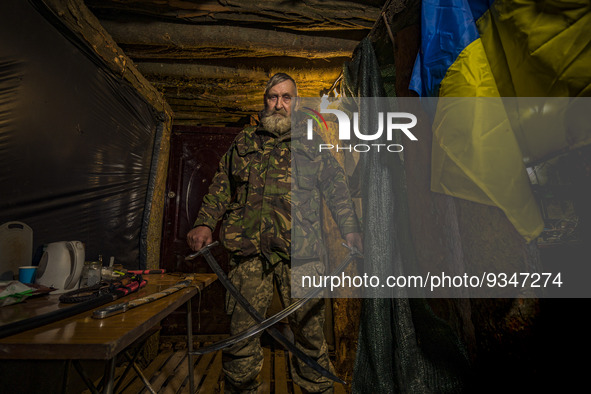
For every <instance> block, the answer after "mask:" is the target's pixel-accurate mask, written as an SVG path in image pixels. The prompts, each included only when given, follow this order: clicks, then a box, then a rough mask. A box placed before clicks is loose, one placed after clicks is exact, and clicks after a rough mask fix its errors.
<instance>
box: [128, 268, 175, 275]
mask: <svg viewBox="0 0 591 394" xmlns="http://www.w3.org/2000/svg"><path fill="white" fill-rule="evenodd" d="M127 273H128V274H132V275H149V274H165V273H166V270H165V269H158V270H127Z"/></svg>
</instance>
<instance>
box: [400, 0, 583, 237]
mask: <svg viewBox="0 0 591 394" xmlns="http://www.w3.org/2000/svg"><path fill="white" fill-rule="evenodd" d="M421 12H422V20H421V29H422V32H421V34H422V37H421V40H422V42H421V49H420V53H419V55H418V57H417V60H416V63H415V68H414V71H413V77H412V80H411V86H410V87H411V89H412V90H414V91H416V92H417V93H419V95H421V96H434V97H440V98H447V97H455V98H458V97H462V98H473V97H497V98H498V100H494V99H493V100H482V101H479V100H474V99H472V100H468V99H466V100H463V99H453V100H451V99H450V100H445V99H440V100H439V101H438V106H437V110H436V114H435V117H434V122H433V137H434V138H433V153H432V177H431V189H432V190H433V191H436V192H441V193H446V194H449V195H452V196H455V197H460V198H464V199H468V200H471V201H476V202H480V203H483V204H488V205H494V206H497V207H499V208H501V209H502V210H503V211H504V212H505V214H506V215H507V217H508V219H509V220H510V221H511V223H512V224H513V225H514V226H515V228H516V229H517V230H518V231H519V233H520V234H522V235H523V237H524V238H525V239H526V240H528V241H530V240H532V239H534V238H536V237H537V236H538V235H539V234H540V232H541V231H542V229H543V221H542V218H541V214H540V210H539V208H538V205H537V203H536V201H535V199H534V196H533V194H532V192H531V188H530V184H529V178H528V176H527V173H526V164H527V163H531V162H535V161H537V160H541V159H543V158H545V157H548V156H549V155H551V154H553V153H555V152H559V151H561V150H564V149H565V148H573V147H576V146H581V145H585V144H589V143H591V133H590V132H588V131H585V132H583V133H581V132H578V133H577V132H574V133H575V134H576V135H573V134H572V133H573V131H572V130H569V129H568V128H564V127H562V128H561V127H557V128H556V129H555V131H554V132H550V133H548V132H546V133H543V135H541V133H539V132H538V133H536V129H535V128H533V127H522V126H523V124H522V123H520V122H517V123H516V122H511V121H509V119H510V118H511V116H513V115H515V114H514V113H517V118H518V119H519V117H520V115H521V113H525V112H528V111H529V112H531V108H528V109H525V108H507V107H506V105H505V104H504V102H503V100H502V99H501V98H502V97H579V96H590V95H591V4H590V2H589V0H571V1H562V2H560V1H554V0H545V1H540V0H538V1H534V0H519V1H516V0H496V1H487V0H424V1H423V3H422V11H421ZM555 110H556V111H560V109H559V108H558V109H555ZM546 111H547V110H546ZM506 112H513V113H512V114H511V116H508V114H507V113H506ZM466 114H469V116H466ZM554 115H555V114H554ZM459 117H461V122H458V118H459ZM458 124H461V127H457V125H458ZM450 125H453V127H450ZM569 133H570V134H569ZM524 164H525V165H524Z"/></svg>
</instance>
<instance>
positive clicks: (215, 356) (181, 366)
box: [85, 338, 347, 394]
mask: <svg viewBox="0 0 591 394" xmlns="http://www.w3.org/2000/svg"><path fill="white" fill-rule="evenodd" d="M208 339H211V338H208ZM207 343H210V342H195V346H203V345H205V344H207ZM181 345H182V344H181ZM173 347H174V346H172V347H171V346H168V347H166V346H164V347H163V346H161V350H160V352H159V353H158V355H157V356H156V358H155V359H154V360H152V361H151V362H150V364H149V365H148V366H147V367H146V368H145V369H143V370H142V372H143V374H144V375H145V376H146V378H147V379H148V381H149V382H150V384H151V385H152V387H153V388H154V390H155V391H156V392H157V393H159V394H160V393H162V394H177V393H179V394H180V393H183V394H185V393H189V375H188V368H187V367H188V365H187V350H186V349H178V346H177V349H174V348H173ZM181 347H182V346H181ZM263 352H264V356H265V359H264V362H263V370H262V380H263V382H262V385H261V386H260V388H259V393H261V394H267V393H269V394H300V393H302V390H301V388H300V387H299V386H298V385H296V384H294V383H293V382H292V380H291V376H290V373H289V353H288V352H286V351H284V350H283V349H282V348H281V347H279V346H277V347H275V346H273V344H271V345H265V346H264V347H263ZM193 358H194V366H193V371H192V372H193V376H194V381H195V387H196V389H197V393H200V394H212V393H223V391H224V381H223V373H222V353H221V351H218V352H215V353H209V354H204V355H196V356H194V357H193ZM126 367H127V363H123V364H121V365H118V366H117V369H116V371H115V376H116V380H118V378H119V376H121V375H122V374H123V372H124V371H125V369H126ZM117 392H118V393H122V394H137V393H149V391H148V390H147V389H145V387H144V385H143V383H142V381H141V379H140V378H139V377H138V376H137V374H136V373H135V372H134V371H133V370H131V371H129V372H128V374H127V376H126V377H125V378H124V380H123V381H122V383H121V384H120V386H119V389H118V391H117ZM346 392H347V391H346V390H345V388H344V387H343V386H342V385H341V384H338V383H337V384H335V393H337V394H345V393H346ZM85 393H89V391H88V390H87V391H85Z"/></svg>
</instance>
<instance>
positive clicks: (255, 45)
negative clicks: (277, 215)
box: [85, 0, 386, 126]
mask: <svg viewBox="0 0 591 394" xmlns="http://www.w3.org/2000/svg"><path fill="white" fill-rule="evenodd" d="M385 2H386V1H385V0H344V1H339V0H327V1H323V0H305V1H298V0H285V1H282V0H275V1H247V0H220V1H197V0H194V1H180V0H179V1H177V0H168V1H165V0H85V4H86V5H87V6H88V8H89V9H90V10H91V11H92V12H93V13H94V14H95V15H96V17H97V18H98V19H99V21H100V23H101V24H102V26H103V27H104V28H105V30H107V32H108V33H109V34H110V35H111V36H112V37H113V39H114V40H115V42H116V43H117V44H118V45H119V46H120V47H121V48H122V49H123V51H124V52H125V53H126V54H127V56H129V58H131V59H132V61H133V62H134V64H135V65H136V66H137V68H138V69H139V71H140V72H141V73H142V74H143V75H144V76H145V77H146V78H147V79H148V80H149V81H150V82H151V83H152V84H153V85H154V86H155V88H156V89H157V90H158V91H160V92H161V93H162V94H163V95H164V97H165V99H166V101H167V102H168V104H169V105H170V107H171V108H172V110H173V111H174V124H177V125H204V126H233V125H243V124H244V123H246V122H248V121H249V118H250V116H251V115H253V114H255V113H256V112H258V111H259V110H260V109H261V106H262V90H263V89H264V85H265V83H266V81H267V80H268V79H269V77H270V76H271V75H273V74H274V73H275V72H278V71H284V72H288V73H290V74H291V75H292V76H293V77H294V78H295V79H296V81H297V82H298V88H299V92H300V95H302V96H318V95H319V94H320V91H321V90H322V89H326V88H329V87H330V86H331V85H332V83H333V82H334V81H335V80H336V79H337V78H338V76H339V74H340V73H341V70H342V65H343V63H344V62H345V61H347V60H349V59H350V57H351V55H352V53H353V50H354V49H355V47H356V46H357V44H358V42H359V41H360V40H361V39H362V38H363V37H365V36H366V35H367V34H368V33H369V31H370V30H371V28H372V26H373V25H374V23H375V21H376V20H377V19H378V18H379V17H380V12H381V9H382V7H383V5H384V3H385Z"/></svg>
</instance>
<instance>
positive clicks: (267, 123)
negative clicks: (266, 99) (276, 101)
mask: <svg viewBox="0 0 591 394" xmlns="http://www.w3.org/2000/svg"><path fill="white" fill-rule="evenodd" d="M261 123H262V125H263V127H264V128H265V130H267V131H270V132H272V133H277V134H278V135H281V134H285V133H287V132H288V131H289V130H291V117H289V116H282V115H275V114H264V116H263V118H262V119H261Z"/></svg>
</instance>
